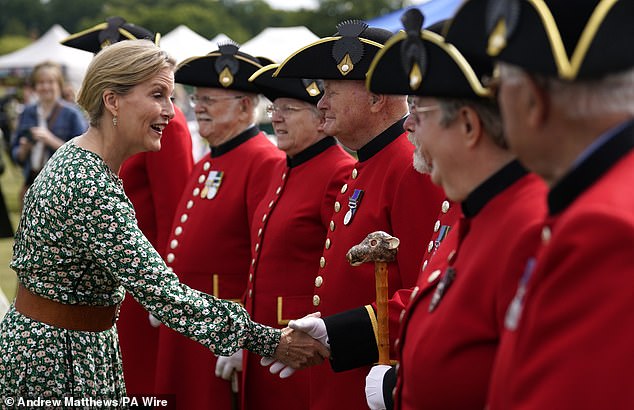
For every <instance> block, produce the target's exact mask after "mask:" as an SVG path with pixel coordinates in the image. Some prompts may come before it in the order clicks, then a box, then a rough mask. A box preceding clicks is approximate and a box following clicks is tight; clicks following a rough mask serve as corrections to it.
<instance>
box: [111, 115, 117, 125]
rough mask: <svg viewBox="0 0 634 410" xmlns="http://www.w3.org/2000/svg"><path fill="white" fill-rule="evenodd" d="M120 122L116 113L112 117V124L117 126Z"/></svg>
mask: <svg viewBox="0 0 634 410" xmlns="http://www.w3.org/2000/svg"><path fill="white" fill-rule="evenodd" d="M118 122H119V120H118V118H117V116H116V115H115V116H114V117H112V125H113V126H115V127H116V126H117V123H118Z"/></svg>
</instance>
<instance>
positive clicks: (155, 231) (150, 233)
mask: <svg viewBox="0 0 634 410" xmlns="http://www.w3.org/2000/svg"><path fill="white" fill-rule="evenodd" d="M174 112H175V114H176V115H175V116H174V118H173V119H172V120H171V121H170V123H169V124H168V126H167V127H165V130H163V137H162V138H161V150H160V151H158V152H142V153H139V154H136V155H134V156H132V157H130V158H129V159H128V160H126V161H125V162H124V163H123V165H122V166H121V170H120V171H119V177H120V178H121V180H122V181H123V188H124V189H125V193H126V195H127V196H128V198H130V201H131V202H132V205H134V211H135V212H136V218H137V221H138V223H139V228H140V229H141V231H142V232H143V234H144V235H145V236H146V237H147V238H148V240H149V241H150V243H151V244H152V245H153V246H154V248H155V249H156V250H157V251H158V252H159V253H160V254H161V256H163V257H164V256H165V253H164V251H165V247H166V246H167V238H168V237H169V233H170V228H171V226H172V220H173V219H174V212H175V211H176V206H177V205H178V201H179V200H180V197H181V194H182V192H183V188H184V187H185V184H186V183H187V180H188V178H189V174H190V173H191V171H192V167H193V164H194V161H193V158H192V139H191V136H190V134H189V129H188V128H187V120H186V119H185V116H184V115H183V113H182V112H181V111H180V110H179V109H178V108H176V107H174ZM117 330H118V331H119V343H120V345H121V355H122V357H123V373H124V375H125V384H126V389H127V391H128V394H131V395H132V394H139V395H141V394H145V395H148V394H151V393H153V392H154V377H155V372H154V371H155V366H156V349H157V346H158V329H157V328H155V327H152V326H150V323H149V322H148V313H147V311H146V310H145V309H143V307H141V305H139V304H138V303H137V302H136V301H135V300H134V299H133V298H131V297H126V298H125V300H124V302H123V304H122V305H121V312H120V315H119V320H118V321H117Z"/></svg>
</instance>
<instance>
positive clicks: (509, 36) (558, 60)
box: [485, 0, 634, 81]
mask: <svg viewBox="0 0 634 410" xmlns="http://www.w3.org/2000/svg"><path fill="white" fill-rule="evenodd" d="M633 21H634V1H632V0H620V1H619V0H576V1H574V2H569V1H563V0H530V1H527V0H488V1H487V4H486V17H485V24H486V30H487V34H488V35H487V37H488V45H487V50H486V51H487V53H488V54H489V55H490V56H493V57H495V58H496V59H498V60H500V61H503V62H506V63H509V64H513V65H517V66H519V67H522V68H524V69H525V70H527V71H529V72H533V73H538V74H542V75H546V76H549V77H557V78H560V79H562V80H569V81H574V80H577V79H593V78H599V77H602V76H604V75H606V74H609V73H616V72H619V71H625V70H627V69H629V68H631V67H633V66H634V41H633V40H634V22H633Z"/></svg>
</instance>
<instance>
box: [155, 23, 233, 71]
mask: <svg viewBox="0 0 634 410" xmlns="http://www.w3.org/2000/svg"><path fill="white" fill-rule="evenodd" d="M218 41H221V42H222V41H230V39H229V37H227V36H226V35H224V34H219V35H217V36H216V37H214V38H213V39H212V40H207V39H206V38H205V37H203V36H201V35H200V34H198V33H196V32H195V31H193V30H192V29H190V28H189V27H187V26H185V25H182V24H181V25H180V26H178V27H176V28H175V29H174V30H172V31H170V32H169V33H167V34H165V35H164V36H163V37H162V38H161V42H160V44H161V48H162V49H163V50H165V51H167V52H168V53H169V54H170V55H171V56H172V57H174V58H175V59H176V62H178V63H180V62H181V61H183V60H185V59H187V58H189V57H194V56H202V55H205V54H207V53H209V52H211V51H214V50H216V49H217V48H218V45H217V42H218Z"/></svg>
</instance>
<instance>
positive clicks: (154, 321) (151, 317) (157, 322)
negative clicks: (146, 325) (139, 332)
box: [147, 313, 161, 327]
mask: <svg viewBox="0 0 634 410" xmlns="http://www.w3.org/2000/svg"><path fill="white" fill-rule="evenodd" d="M147 318H148V320H149V321H150V325H151V326H152V327H159V326H161V321H160V320H158V319H157V318H156V317H155V316H154V315H153V314H151V313H148V317H147Z"/></svg>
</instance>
